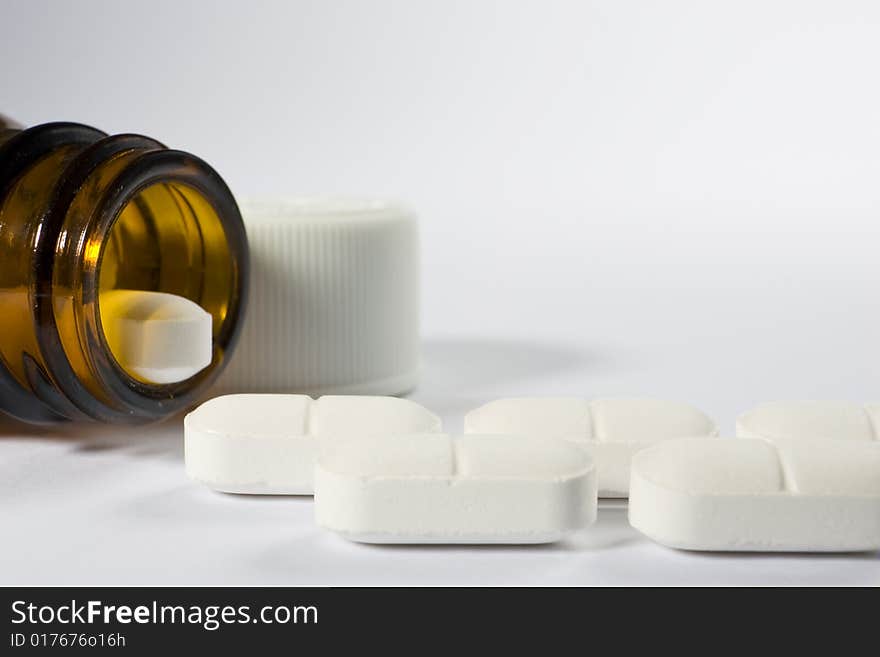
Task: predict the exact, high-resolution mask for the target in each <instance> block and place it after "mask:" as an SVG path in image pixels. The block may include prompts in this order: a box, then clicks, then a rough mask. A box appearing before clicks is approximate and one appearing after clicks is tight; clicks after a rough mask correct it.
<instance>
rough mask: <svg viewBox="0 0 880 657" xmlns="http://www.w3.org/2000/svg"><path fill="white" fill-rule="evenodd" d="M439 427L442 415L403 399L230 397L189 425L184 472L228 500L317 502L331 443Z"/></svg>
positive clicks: (212, 403)
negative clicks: (323, 458)
mask: <svg viewBox="0 0 880 657" xmlns="http://www.w3.org/2000/svg"><path fill="white" fill-rule="evenodd" d="M440 428H441V427H440V419H439V418H438V417H437V416H436V415H434V414H433V413H431V412H430V411H428V410H427V409H425V408H423V407H422V406H420V405H418V404H416V403H415V402H412V401H409V400H407V399H399V398H397V397H358V396H336V395H329V396H326V397H321V398H320V399H317V400H313V399H312V398H311V397H308V396H306V395H268V394H266V395H264V394H244V395H225V396H222V397H215V398H214V399H211V400H209V401H207V402H205V403H204V404H202V405H201V406H199V407H198V408H197V409H195V410H194V411H192V412H191V413H190V414H189V415H187V416H186V418H185V419H184V452H185V460H186V472H187V474H188V475H189V477H190V478H192V479H195V480H196V481H200V482H202V483H204V484H206V485H208V486H209V487H211V488H213V489H215V490H219V491H224V492H227V493H251V494H264V495H311V494H312V491H313V490H314V485H313V480H314V466H315V460H316V459H317V456H318V452H319V450H320V446H321V443H322V442H323V441H324V440H325V439H327V438H331V437H336V436H352V437H356V438H362V437H367V436H371V435H375V434H383V435H385V434H401V433H406V434H408V433H436V432H439V431H440Z"/></svg>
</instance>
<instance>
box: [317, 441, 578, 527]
mask: <svg viewBox="0 0 880 657" xmlns="http://www.w3.org/2000/svg"><path fill="white" fill-rule="evenodd" d="M315 517H316V519H317V522H318V524H319V525H320V526H322V527H325V528H327V529H330V530H333V531H335V532H338V533H339V534H341V535H342V536H344V537H346V538H348V539H350V540H354V541H361V542H367V543H547V542H552V541H555V540H558V539H560V538H562V537H563V536H564V535H565V534H567V533H568V532H570V531H573V530H576V529H580V528H582V527H586V526H588V525H590V524H591V523H592V522H593V521H594V520H595V517H596V477H595V469H594V466H593V463H592V461H591V459H590V458H589V456H588V455H587V454H586V452H585V451H584V450H582V449H580V448H578V447H577V446H575V445H572V444H571V443H569V442H568V441H564V440H547V439H545V438H530V437H523V436H464V437H461V438H451V437H450V436H447V435H445V434H434V435H414V436H381V437H374V438H371V439H365V440H354V441H351V440H349V441H332V442H331V443H329V444H328V446H327V448H326V449H325V450H324V451H323V452H322V454H321V457H320V458H319V459H318V465H317V467H316V468H315Z"/></svg>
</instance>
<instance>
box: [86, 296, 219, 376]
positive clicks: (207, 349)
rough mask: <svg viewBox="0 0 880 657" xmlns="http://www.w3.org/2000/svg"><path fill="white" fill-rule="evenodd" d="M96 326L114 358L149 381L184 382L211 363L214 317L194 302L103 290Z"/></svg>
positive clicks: (171, 297) (131, 373)
mask: <svg viewBox="0 0 880 657" xmlns="http://www.w3.org/2000/svg"><path fill="white" fill-rule="evenodd" d="M100 308H101V325H102V327H103V330H104V336H105V337H106V339H107V344H108V346H109V347H110V351H111V353H112V354H113V357H114V358H115V359H116V361H117V362H118V363H119V365H120V366H121V367H122V368H123V369H124V370H125V371H126V372H128V374H130V375H132V376H134V377H135V378H137V379H140V380H141V381H146V382H149V383H176V382H178V381H185V380H186V379H188V378H190V377H191V376H194V375H195V374H197V373H198V372H200V371H202V370H203V369H205V368H206V367H207V366H208V365H210V364H211V359H212V358H213V355H214V353H213V322H214V320H213V318H212V317H211V313H209V312H208V311H206V310H204V309H203V308H202V307H201V306H200V305H198V304H197V303H195V302H194V301H190V300H189V299H187V298H185V297H181V296H177V295H176V294H168V293H165V292H150V291H146V290H106V291H104V292H102V293H101V296H100Z"/></svg>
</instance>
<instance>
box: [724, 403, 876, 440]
mask: <svg viewBox="0 0 880 657" xmlns="http://www.w3.org/2000/svg"><path fill="white" fill-rule="evenodd" d="M736 435H737V436H738V437H740V438H765V439H767V440H776V439H779V438H783V439H805V438H807V439H813V438H815V439H823V440H874V441H878V440H880V404H864V405H862V404H851V403H847V402H836V401H789V402H769V403H765V404H759V405H758V406H756V407H755V408H753V409H752V410H750V411H748V412H746V413H743V414H742V415H740V416H739V417H738V418H737V420H736Z"/></svg>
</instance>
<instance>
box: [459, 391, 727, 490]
mask: <svg viewBox="0 0 880 657" xmlns="http://www.w3.org/2000/svg"><path fill="white" fill-rule="evenodd" d="M464 431H465V433H466V434H469V433H479V434H514V435H516V434H520V435H522V434H525V435H532V436H542V437H547V438H565V439H567V440H571V441H574V442H577V443H579V444H581V445H583V446H584V447H586V448H587V450H588V451H589V453H590V455H591V456H592V457H593V460H594V461H595V463H596V469H597V472H598V476H599V496H600V497H626V496H627V495H628V494H629V468H630V461H631V460H632V456H633V454H635V453H636V452H638V451H639V450H641V449H644V448H645V447H647V446H649V445H653V444H654V443H656V442H658V441H660V440H666V439H669V438H682V437H704V436H705V437H710V436H717V435H718V429H717V428H716V426H715V424H714V423H713V422H712V420H710V419H709V418H708V417H706V415H705V414H703V413H702V412H700V411H699V410H697V409H696V408H694V407H692V406H689V405H687V404H682V403H678V402H671V401H662V400H656V399H598V400H594V401H587V400H585V399H578V398H570V397H555V398H539V397H521V398H511V399H499V400H497V401H493V402H490V403H488V404H485V405H484V406H481V407H479V408H477V409H474V410H473V411H471V412H470V413H468V414H467V415H466V416H465V419H464Z"/></svg>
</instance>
